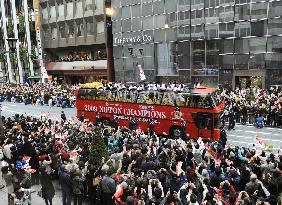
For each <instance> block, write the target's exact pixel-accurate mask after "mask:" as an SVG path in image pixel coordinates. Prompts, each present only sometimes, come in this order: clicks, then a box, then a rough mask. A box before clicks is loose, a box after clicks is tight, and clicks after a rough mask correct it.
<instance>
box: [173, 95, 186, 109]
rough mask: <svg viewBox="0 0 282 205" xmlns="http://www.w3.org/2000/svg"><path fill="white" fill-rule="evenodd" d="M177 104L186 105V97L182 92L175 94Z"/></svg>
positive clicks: (179, 105)
mask: <svg viewBox="0 0 282 205" xmlns="http://www.w3.org/2000/svg"><path fill="white" fill-rule="evenodd" d="M175 104H176V106H178V107H184V106H185V97H184V96H183V95H182V94H181V93H177V94H176V95H175Z"/></svg>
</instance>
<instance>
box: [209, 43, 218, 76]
mask: <svg viewBox="0 0 282 205" xmlns="http://www.w3.org/2000/svg"><path fill="white" fill-rule="evenodd" d="M219 46H220V41H219V40H209V41H206V48H207V52H206V68H207V69H208V72H207V73H208V74H209V75H216V74H218V67H219Z"/></svg>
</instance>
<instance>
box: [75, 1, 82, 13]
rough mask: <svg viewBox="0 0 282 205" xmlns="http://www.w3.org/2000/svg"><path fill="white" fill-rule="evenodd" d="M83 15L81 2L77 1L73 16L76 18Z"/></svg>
mask: <svg viewBox="0 0 282 205" xmlns="http://www.w3.org/2000/svg"><path fill="white" fill-rule="evenodd" d="M82 13H83V10H82V0H77V1H76V11H75V15H76V16H81V15H82Z"/></svg>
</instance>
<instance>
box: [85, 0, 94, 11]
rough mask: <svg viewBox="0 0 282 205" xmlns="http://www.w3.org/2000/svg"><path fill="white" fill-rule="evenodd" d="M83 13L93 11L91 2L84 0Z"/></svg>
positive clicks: (90, 0)
mask: <svg viewBox="0 0 282 205" xmlns="http://www.w3.org/2000/svg"><path fill="white" fill-rule="evenodd" d="M84 10H85V11H93V1H92V0H85V8H84Z"/></svg>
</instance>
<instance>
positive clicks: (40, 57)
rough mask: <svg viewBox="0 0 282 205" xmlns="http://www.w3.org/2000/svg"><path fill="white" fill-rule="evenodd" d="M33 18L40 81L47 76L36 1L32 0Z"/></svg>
mask: <svg viewBox="0 0 282 205" xmlns="http://www.w3.org/2000/svg"><path fill="white" fill-rule="evenodd" d="M33 7H34V16H35V28H36V39H37V49H38V59H39V65H40V69H41V77H42V79H44V78H48V74H47V71H46V68H45V66H44V62H43V51H42V43H41V33H40V14H39V11H38V0H33Z"/></svg>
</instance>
